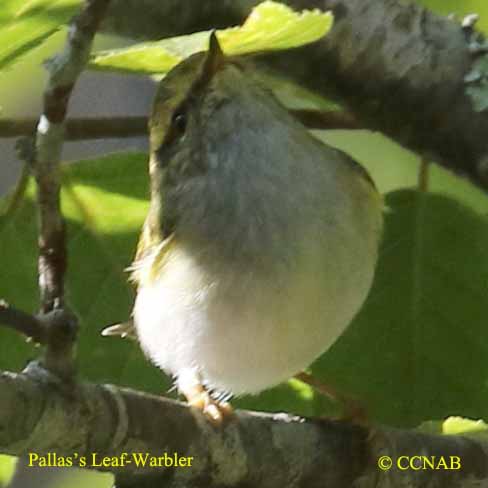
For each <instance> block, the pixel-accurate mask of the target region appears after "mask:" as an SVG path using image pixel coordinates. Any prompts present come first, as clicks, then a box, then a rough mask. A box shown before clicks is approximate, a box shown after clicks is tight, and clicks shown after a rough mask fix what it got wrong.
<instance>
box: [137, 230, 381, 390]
mask: <svg viewBox="0 0 488 488" xmlns="http://www.w3.org/2000/svg"><path fill="white" fill-rule="evenodd" d="M344 237H345V236H343V235H341V234H340V233H337V239H336V240H335V241H334V240H330V241H329V242H328V249H324V248H323V245H322V243H320V244H319V242H318V241H316V240H314V239H313V238H312V239H307V240H306V241H304V242H308V244H307V246H308V248H304V249H303V253H302V258H301V259H300V263H299V265H298V266H296V270H299V271H296V270H295V271H294V270H293V269H291V270H290V269H288V270H286V271H285V270H282V271H281V272H279V273H274V274H272V275H268V276H266V275H263V274H256V273H254V274H253V272H252V271H251V270H247V271H245V272H238V273H237V272H235V271H233V272H231V271H227V272H224V273H220V274H219V276H218V277H217V276H216V274H215V273H212V272H210V271H209V270H208V269H205V267H204V266H202V265H201V264H198V263H197V260H196V259H194V257H193V256H192V254H191V253H190V252H188V251H186V250H185V249H184V248H181V247H178V246H173V248H172V250H171V252H170V255H169V256H168V258H167V260H166V264H165V267H164V273H161V275H160V276H159V278H158V279H157V281H156V282H155V283H153V284H152V285H151V286H149V287H147V286H146V287H141V288H140V289H139V293H138V296H137V300H136V304H135V308H134V318H135V323H136V326H137V329H138V335H139V338H140V342H141V345H142V347H143V349H144V350H145V352H146V354H147V355H148V356H149V357H150V358H151V359H152V361H153V362H154V363H155V364H157V365H158V366H159V367H161V368H162V369H164V370H165V371H166V372H167V373H170V374H172V375H175V376H178V374H179V372H182V371H184V370H187V369H188V368H193V369H195V370H197V371H199V372H200V374H201V376H202V378H203V379H204V381H205V382H206V384H207V385H208V386H210V387H211V388H215V389H217V390H220V391H225V392H231V393H233V394H244V393H256V392H259V391H261V390H263V389H265V388H268V387H271V386H273V385H276V384H278V383H280V382H282V381H285V380H287V379H289V378H290V377H292V376H293V375H294V374H296V373H297V372H299V371H301V370H303V369H304V368H306V367H307V366H308V365H309V364H310V363H311V362H312V361H313V360H315V359H316V358H317V357H318V356H319V355H320V354H321V353H323V352H324V351H325V350H327V349H328V348H329V347H330V346H331V345H332V343H333V342H334V341H335V340H336V339H337V338H338V336H339V335H340V334H341V333H342V332H343V330H344V329H345V328H346V327H347V325H348V324H349V322H350V321H351V320H352V318H353V316H354V315H355V314H356V312H357V311H358V309H359V307H360V306H361V304H362V303H363V301H364V299H365V297H366V295H367V293H368V290H369V288H370V285H371V281H372V278H373V273H374V265H375V262H376V257H375V256H372V255H371V253H372V252H376V251H375V250H376V242H374V243H373V241H371V243H368V242H364V240H361V239H359V238H353V239H351V236H348V239H346V240H345V239H343V238H344ZM375 239H377V236H375ZM346 243H347V244H346ZM327 256H329V257H330V259H328V258H327Z"/></svg>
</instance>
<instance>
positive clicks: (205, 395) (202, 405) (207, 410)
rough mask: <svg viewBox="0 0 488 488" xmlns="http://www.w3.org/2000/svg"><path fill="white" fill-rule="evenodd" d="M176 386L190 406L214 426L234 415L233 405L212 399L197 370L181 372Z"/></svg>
mask: <svg viewBox="0 0 488 488" xmlns="http://www.w3.org/2000/svg"><path fill="white" fill-rule="evenodd" d="M176 384H177V386H178V391H179V392H180V393H181V394H182V395H184V396H185V398H186V400H187V402H188V404H189V405H190V406H191V407H194V408H197V409H198V410H200V411H201V412H202V413H203V414H204V415H205V417H207V419H208V420H210V422H212V423H213V424H215V425H220V424H222V422H223V421H224V420H225V418H226V417H228V416H229V415H231V414H232V411H233V410H232V407H231V405H230V404H229V403H228V402H224V401H219V400H216V399H215V398H212V396H211V395H210V393H209V392H208V391H207V390H206V388H205V386H204V385H203V383H202V380H201V378H200V375H199V374H198V372H196V371H195V370H193V369H185V370H183V371H181V372H179V373H178V376H177V379H176Z"/></svg>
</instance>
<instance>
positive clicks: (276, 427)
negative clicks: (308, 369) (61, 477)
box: [0, 368, 488, 488]
mask: <svg viewBox="0 0 488 488" xmlns="http://www.w3.org/2000/svg"><path fill="white" fill-rule="evenodd" d="M0 391H1V392H2V395H1V396H0V452H2V453H6V454H11V455H15V456H19V455H28V454H29V453H35V454H37V455H46V454H47V453H56V454H57V455H58V456H64V457H70V458H71V459H73V462H74V464H75V465H78V464H79V463H80V460H81V458H82V457H83V456H84V457H85V458H86V461H87V467H94V466H93V465H94V464H96V462H99V461H100V460H101V459H102V458H103V457H106V456H111V457H112V456H115V457H117V458H118V459H122V458H121V456H122V454H123V453H129V454H130V453H150V454H152V455H154V456H164V453H167V454H168V455H170V456H172V457H174V453H177V454H178V455H179V456H192V457H193V461H192V465H191V466H190V467H186V468H178V469H168V468H166V469H165V470H159V469H156V468H146V469H143V468H138V469H137V473H138V474H139V475H143V474H144V476H138V477H137V479H138V483H137V486H138V487H145V486H151V487H152V488H157V487H160V486H192V487H206V488H212V487H233V486H253V487H256V488H259V487H283V486H295V487H307V488H313V487H315V486H317V487H318V486H321V487H323V486H328V487H330V488H342V487H344V488H345V487H348V488H349V487H351V486H353V485H354V486H358V487H359V486H361V487H363V486H364V487H366V486H368V487H369V486H375V487H377V488H382V487H385V488H386V487H392V486H395V487H397V486H408V487H411V488H415V487H422V488H429V487H434V486H435V487H438V486H442V487H443V488H453V487H473V486H484V484H485V483H487V482H488V445H487V444H486V443H484V442H482V441H478V440H476V441H475V440H470V439H466V438H462V437H456V436H430V435H425V434H419V433H415V432H408V431H400V430H394V429H386V428H385V429H383V428H381V429H378V430H377V431H375V432H374V433H371V432H368V431H367V430H366V429H364V428H362V427H358V426H352V425H350V424H348V423H345V422H332V421H312V420H304V419H300V418H297V417H292V416H290V415H285V414H279V415H270V414H263V413H254V412H237V413H236V415H235V417H234V418H232V419H231V420H229V422H228V423H227V424H226V425H225V426H224V427H221V428H218V427H217V428H216V427H214V426H212V425H211V424H210V423H209V422H208V421H206V420H205V419H204V418H203V417H202V416H201V415H200V414H199V413H196V412H193V411H192V410H191V409H189V408H188V407H186V406H185V405H183V404H181V403H178V402H174V401H171V400H167V399H163V398H159V397H154V396H150V395H147V394H144V393H139V392H135V391H132V390H127V389H121V388H117V387H114V386H108V385H92V384H87V383H84V384H80V385H78V386H77V387H75V388H74V389H73V390H70V391H67V390H65V389H60V388H59V387H58V386H57V384H56V383H50V382H49V378H48V377H47V378H46V377H45V376H44V375H43V374H38V373H36V371H35V368H34V369H32V368H31V370H30V373H28V374H13V373H2V374H0ZM75 453H77V454H78V456H77V457H74V454H75ZM93 453H96V456H95V457H93ZM386 455H388V456H390V457H391V458H392V459H393V463H394V464H396V463H397V461H398V459H399V457H400V456H414V455H425V456H435V457H436V459H437V460H440V459H441V457H443V458H444V459H445V460H446V462H447V463H448V464H449V463H450V462H451V461H450V456H458V457H459V459H460V463H461V469H458V470H456V469H454V470H446V469H441V470H435V469H431V470H420V471H415V470H413V469H406V470H401V469H398V468H396V467H393V468H392V469H391V470H389V471H381V470H380V469H379V468H378V459H379V457H380V456H386ZM129 459H131V457H130V456H129ZM95 467H97V466H95ZM97 468H98V469H101V468H100V467H99V466H98V467H97ZM104 469H105V470H111V471H115V472H117V473H118V480H119V481H118V485H119V486H124V479H129V478H132V479H133V474H134V470H135V469H136V467H135V465H134V462H132V463H131V464H127V465H126V466H125V467H124V468H120V469H115V468H113V467H108V468H107V467H106V468H104ZM475 482H477V483H479V484H478V485H475V484H474V483H475Z"/></svg>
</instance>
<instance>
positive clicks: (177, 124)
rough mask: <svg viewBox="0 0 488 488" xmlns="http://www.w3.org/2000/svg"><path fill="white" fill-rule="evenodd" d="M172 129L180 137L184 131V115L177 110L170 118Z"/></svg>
mask: <svg viewBox="0 0 488 488" xmlns="http://www.w3.org/2000/svg"><path fill="white" fill-rule="evenodd" d="M171 125H172V127H173V128H174V129H175V130H176V131H177V132H178V133H179V134H180V135H181V134H184V133H185V130H186V114H185V113H183V112H182V111H180V110H177V111H176V112H175V113H174V114H173V117H172V118H171Z"/></svg>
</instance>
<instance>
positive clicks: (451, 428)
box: [442, 417, 488, 435]
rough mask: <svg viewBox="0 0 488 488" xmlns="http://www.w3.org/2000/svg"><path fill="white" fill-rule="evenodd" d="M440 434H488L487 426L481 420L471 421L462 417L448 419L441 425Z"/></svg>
mask: <svg viewBox="0 0 488 488" xmlns="http://www.w3.org/2000/svg"><path fill="white" fill-rule="evenodd" d="M442 432H443V434H447V435H459V434H479V433H482V434H484V435H486V434H488V425H487V424H486V423H485V422H483V420H471V419H466V418H463V417H449V418H447V419H446V420H444V422H443V424H442Z"/></svg>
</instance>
